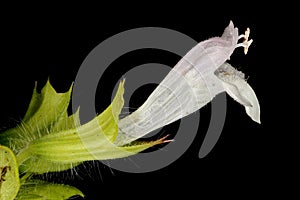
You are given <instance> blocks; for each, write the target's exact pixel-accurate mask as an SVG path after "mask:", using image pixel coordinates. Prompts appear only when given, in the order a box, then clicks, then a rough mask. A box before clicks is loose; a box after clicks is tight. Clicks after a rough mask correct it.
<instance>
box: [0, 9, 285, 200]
mask: <svg viewBox="0 0 300 200" xmlns="http://www.w3.org/2000/svg"><path fill="white" fill-rule="evenodd" d="M139 6H140V7H139V8H138V7H131V9H127V7H126V9H125V8H124V9H122V12H120V11H117V10H116V7H118V8H120V7H122V6H121V5H115V6H104V5H102V6H99V7H96V8H95V7H94V9H92V8H93V6H91V7H82V8H81V9H76V10H73V9H72V8H71V6H70V7H65V8H61V9H58V8H53V9H48V8H49V7H48V6H45V7H43V6H42V7H41V8H36V9H35V8H33V7H32V8H31V9H27V8H26V9H22V8H21V7H20V8H18V9H15V7H14V6H13V7H10V8H9V12H7V13H5V14H3V17H2V20H1V22H2V25H1V26H2V27H1V30H2V31H1V32H2V36H1V49H2V53H1V62H2V64H1V78H0V87H1V113H0V120H1V121H0V128H1V130H4V129H6V128H8V127H12V126H14V125H16V124H17V123H18V121H19V120H20V119H21V118H22V116H23V115H24V113H25V111H26V108H27V106H28V103H29V101H30V97H31V94H32V89H33V87H34V82H35V81H38V86H39V88H41V87H42V86H43V84H44V83H45V81H46V80H47V78H48V77H50V81H51V83H52V84H53V86H54V87H55V88H56V89H57V91H58V92H64V91H66V90H67V89H68V88H69V86H70V84H71V83H72V81H74V80H75V77H76V73H77V70H78V69H79V67H80V65H81V63H82V61H83V60H84V59H85V57H86V56H87V55H88V53H89V52H90V51H91V50H92V49H93V48H94V47H95V46H97V45H98V44H99V43H100V42H102V41H103V40H105V39H107V38H108V37H110V36H113V35H114V34H117V33H119V32H122V31H125V30H128V29H132V28H137V27H148V26H154V27H164V28H169V29H173V30H176V31H179V32H182V33H184V34H186V35H188V36H190V37H192V38H194V39H195V40H196V41H199V42H200V41H202V40H204V39H207V38H209V37H212V36H218V35H220V34H222V32H223V29H224V28H225V27H226V26H227V25H228V23H229V21H230V20H233V22H234V24H235V26H237V27H238V28H239V30H240V32H242V31H244V29H245V28H247V27H250V28H251V38H253V39H254V43H253V45H252V46H251V47H250V50H249V54H248V55H246V56H244V55H243V52H242V49H238V50H236V51H235V53H234V54H233V56H232V57H231V63H232V64H233V65H234V66H239V67H240V68H239V70H241V71H243V72H244V73H245V74H246V76H249V79H248V83H249V84H250V85H251V86H252V88H253V89H254V90H255V92H256V95H257V97H258V99H259V101H260V105H261V121H262V124H261V125H259V124H257V123H255V122H253V121H251V119H250V118H249V117H248V116H247V115H246V113H245V111H244V108H243V107H242V106H241V105H239V104H238V103H236V102H234V101H233V100H232V99H231V98H230V97H229V96H228V98H227V117H226V121H225V126H224V129H223V132H222V134H221V137H220V139H219V141H218V143H217V144H216V146H215V147H214V149H213V150H212V151H211V152H210V153H209V154H208V155H207V156H206V157H205V158H203V159H199V158H198V152H199V149H200V146H201V144H202V140H203V138H204V136H205V135H204V133H205V131H206V129H207V126H208V123H209V121H208V119H209V117H210V105H208V106H206V107H205V108H203V109H201V111H199V112H201V121H200V128H199V133H198V135H197V137H196V139H195V140H194V142H193V144H192V145H191V147H190V148H189V149H188V150H187V151H186V152H185V154H184V155H182V156H181V157H180V158H179V159H178V160H176V161H175V162H174V163H172V164H171V165H169V166H167V167H165V168H163V169H161V170H158V171H154V172H149V173H143V174H133V173H125V172H120V171H117V170H114V169H110V168H109V167H107V166H104V165H102V164H101V163H100V162H89V163H86V164H85V166H87V168H84V167H79V168H78V169H77V172H78V174H79V176H76V175H75V176H74V175H73V174H72V173H71V172H63V173H59V174H51V175H49V176H47V178H48V179H50V180H52V181H55V182H58V183H61V182H63V183H66V184H70V185H74V186H76V187H78V188H79V189H81V190H82V191H83V192H84V193H85V194H86V199H100V198H104V197H107V196H108V195H110V197H112V198H113V197H116V196H121V197H124V198H143V197H150V198H151V197H152V198H159V197H162V198H163V197H165V198H168V197H169V195H174V194H175V195H179V194H180V195H181V194H184V195H186V196H187V197H189V196H194V195H196V196H199V198H200V197H202V196H204V195H209V196H211V197H213V196H215V195H221V196H223V197H238V198H243V197H249V196H253V197H257V196H260V195H262V194H264V195H266V196H268V195H269V194H274V191H276V192H280V190H281V189H280V188H281V187H280V185H281V184H282V183H283V181H282V178H285V177H288V176H289V175H287V174H285V173H280V172H282V171H281V170H280V168H279V163H282V162H283V161H282V159H283V158H282V156H281V155H280V150H278V146H279V145H277V144H276V143H275V140H276V139H278V138H277V136H276V134H273V133H274V132H272V131H271V129H270V128H269V127H271V125H273V126H274V125H275V126H276V124H274V121H272V120H271V115H275V114H276V113H274V112H277V111H274V110H272V108H273V107H272V105H271V104H270V103H269V102H271V101H272V98H271V96H270V94H271V93H272V81H273V79H275V80H276V78H275V77H272V76H271V75H270V72H269V71H268V70H270V69H266V68H268V66H266V65H265V64H264V63H265V62H266V59H267V58H269V54H268V52H269V51H270V49H272V47H270V46H269V44H272V43H273V42H272V38H271V37H270V35H269V31H270V30H273V24H274V18H273V17H270V16H268V15H264V14H263V13H262V12H260V11H261V10H260V9H258V8H256V9H254V10H252V11H251V12H247V11H246V12H244V11H243V9H242V8H244V7H245V6H241V7H242V8H241V9H232V10H234V11H231V10H228V9H225V7H222V6H218V8H219V9H218V10H217V9H215V8H214V7H206V6H204V5H203V6H202V7H201V6H198V5H193V4H189V5H188V6H187V7H186V8H185V7H181V5H180V4H178V5H177V6H178V8H177V9H175V8H173V6H174V5H172V6H168V7H163V8H162V5H160V4H157V5H152V6H153V7H150V6H149V5H148V4H147V3H145V5H139ZM252 6H253V5H252ZM254 7H255V6H254ZM146 8H149V9H146ZM206 9H207V10H206ZM203 10H205V13H204V12H203ZM237 10H242V12H239V13H238V12H235V11H237ZM220 11H221V12H220ZM261 14H262V15H261ZM276 56H277V55H276V54H274V55H272V56H271V57H276ZM179 59H180V58H179V57H178V56H176V55H173V54H171V53H167V52H162V51H158V50H141V51H136V52H132V53H130V54H129V55H125V56H123V57H122V58H120V59H119V60H116V62H114V63H113V64H112V65H111V66H110V67H109V70H108V72H106V73H105V76H104V77H102V79H101V82H100V84H99V86H98V91H97V95H96V98H97V102H98V103H97V104H98V105H97V107H96V109H97V111H98V112H101V111H103V109H105V107H106V106H108V105H109V103H110V94H111V92H112V87H113V86H114V84H115V83H116V82H117V80H118V79H119V78H120V77H121V76H122V74H123V73H124V72H126V71H127V70H130V68H133V67H134V66H136V65H138V64H143V63H149V62H159V63H163V64H167V65H170V66H174V65H175V64H176V63H177V62H178V61H179ZM267 60H268V59H267ZM271 71H272V70H271ZM274 71H275V70H274ZM125 87H126V86H125ZM153 89H154V87H153V86H148V87H143V88H141V89H140V90H138V91H137V92H136V94H135V95H134V96H133V97H132V98H131V100H130V105H131V106H132V107H137V106H138V105H141V103H142V102H143V101H144V100H145V98H146V97H147V96H148V95H149V94H150V92H151V90H153ZM205 116H206V117H205ZM273 117H274V116H273ZM177 127H178V122H175V123H174V124H173V125H170V126H168V127H166V128H165V129H164V130H165V132H166V133H168V132H172V131H174V130H176V128H177ZM187 134H188V133H187ZM137 192H141V194H137Z"/></svg>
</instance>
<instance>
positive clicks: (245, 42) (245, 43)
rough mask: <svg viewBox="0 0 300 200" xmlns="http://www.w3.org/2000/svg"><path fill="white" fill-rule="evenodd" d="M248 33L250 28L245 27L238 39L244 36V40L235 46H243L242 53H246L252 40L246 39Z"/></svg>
mask: <svg viewBox="0 0 300 200" xmlns="http://www.w3.org/2000/svg"><path fill="white" fill-rule="evenodd" d="M249 35H250V28H247V29H246V31H245V34H242V35H240V36H239V38H238V39H241V38H244V41H243V42H242V43H238V44H237V47H244V54H245V55H246V54H247V53H248V49H249V47H250V45H251V44H252V42H253V40H252V39H251V40H248V39H249Z"/></svg>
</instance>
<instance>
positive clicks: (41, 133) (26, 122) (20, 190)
mask: <svg viewBox="0 0 300 200" xmlns="http://www.w3.org/2000/svg"><path fill="white" fill-rule="evenodd" d="M249 34H250V29H247V30H246V33H245V34H243V35H238V29H237V28H235V27H234V26H233V23H232V22H230V24H229V26H228V27H227V28H226V29H225V31H224V33H223V35H222V36H221V37H213V38H210V39H208V40H205V41H203V42H200V43H199V44H198V45H196V46H195V47H194V48H193V49H192V50H190V51H189V52H188V53H187V54H186V55H185V56H184V57H183V58H182V59H181V60H180V61H179V62H178V64H177V65H176V66H175V67H174V68H173V69H172V70H171V71H170V73H169V74H168V75H167V76H166V78H165V79H164V80H163V81H162V82H161V83H160V84H159V85H158V87H157V88H156V89H155V90H154V91H153V93H152V94H151V95H150V96H149V98H148V99H147V100H146V102H145V103H144V104H143V105H142V106H141V107H140V108H138V109H137V110H136V111H135V112H133V113H132V114H130V115H128V116H127V117H125V118H123V119H119V114H120V112H121V109H122V107H123V104H124V99H123V93H124V81H121V82H120V84H119V88H118V91H117V93H116V95H115V98H114V99H113V101H112V103H111V105H110V106H109V107H108V108H107V109H106V110H105V111H104V112H102V113H101V114H100V115H98V116H96V117H95V118H94V119H92V120H91V121H89V122H87V123H85V124H81V123H80V119H79V111H78V112H76V113H74V114H73V115H68V112H67V108H68V105H69V103H70V95H71V91H72V87H71V88H70V90H69V91H68V92H65V93H57V92H56V91H55V90H54V88H53V87H52V86H51V84H50V82H49V81H48V82H47V83H46V85H45V86H44V87H43V89H42V90H41V92H40V93H39V92H37V89H36V87H35V89H34V91H33V95H32V99H31V101H30V104H29V108H28V110H27V112H26V114H25V116H24V118H23V119H22V122H21V124H20V125H18V126H17V127H15V128H12V129H9V130H6V131H5V132H3V133H1V134H0V156H1V157H0V199H4V200H7V199H8V200H10V199H16V200H18V199H25V200H27V199H67V198H68V197H71V196H73V195H81V196H83V194H82V192H81V191H79V190H78V189H77V188H74V187H71V186H66V185H62V184H53V183H48V182H45V181H41V180H35V179H33V178H32V175H34V174H42V173H47V172H57V171H63V170H67V169H71V168H73V167H74V166H76V165H78V164H81V163H82V162H84V161H90V160H107V159H115V158H122V157H127V156H130V155H133V154H137V153H139V152H141V151H143V150H145V149H147V148H149V147H151V146H154V145H157V144H161V143H164V142H169V141H170V140H166V139H165V137H164V138H160V139H158V140H156V141H150V142H149V141H148V142H141V141H137V139H139V138H140V137H142V136H144V135H146V134H147V133H149V132H151V131H153V130H155V129H158V128H160V127H162V126H164V125H167V124H169V123H172V122H174V121H175V120H178V119H181V118H183V117H185V116H187V115H189V114H191V113H193V112H195V111H197V110H198V109H200V108H201V107H203V106H204V105H206V104H207V103H209V102H210V101H211V100H212V99H213V98H214V97H215V96H216V95H217V94H219V93H221V92H224V91H225V92H227V93H228V94H229V95H230V96H231V97H232V98H234V99H235V100H236V101H237V102H239V103H240V104H242V105H244V107H245V110H246V113H247V114H248V115H249V116H250V117H251V118H252V119H253V120H254V121H256V122H258V123H260V108H259V102H258V100H257V98H256V95H255V93H254V91H253V90H252V88H251V87H250V86H249V84H248V83H247V82H246V80H245V78H244V74H243V73H242V72H239V71H237V70H236V69H235V68H233V67H232V66H231V65H230V64H228V63H226V61H227V60H228V59H229V58H230V56H231V54H232V53H233V51H234V50H235V49H236V48H237V47H243V48H244V52H245V54H246V53H247V51H248V48H249V46H250V44H251V43H252V40H248V37H249ZM240 39H243V41H242V42H241V43H238V41H239V40H240Z"/></svg>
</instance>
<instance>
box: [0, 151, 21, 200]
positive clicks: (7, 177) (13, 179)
mask: <svg viewBox="0 0 300 200" xmlns="http://www.w3.org/2000/svg"><path fill="white" fill-rule="evenodd" d="M19 188H20V180H19V171H18V165H17V161H16V157H15V155H14V153H13V152H12V151H11V150H10V149H9V148H7V147H5V146H1V145H0V199H1V200H13V199H14V198H15V196H16V195H17V193H18V191H19Z"/></svg>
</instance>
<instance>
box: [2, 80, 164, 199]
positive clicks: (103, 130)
mask: <svg viewBox="0 0 300 200" xmlns="http://www.w3.org/2000/svg"><path fill="white" fill-rule="evenodd" d="M71 89H72V87H71V88H70V90H69V91H68V92H66V93H57V92H56V91H55V90H54V88H53V87H52V86H51V84H50V82H49V81H47V83H46V85H45V86H44V87H43V89H42V90H41V93H38V92H37V89H36V86H35V88H34V91H33V95H32V99H31V101H30V104H29V108H28V110H27V112H26V114H25V117H24V118H23V120H22V122H21V123H20V125H18V126H17V127H15V128H12V129H9V130H7V131H5V132H4V133H1V134H0V144H1V145H5V146H7V147H4V146H3V147H2V146H1V160H0V167H1V168H0V169H1V171H2V174H4V175H2V177H3V179H5V182H4V181H2V182H1V183H2V186H1V184H0V189H1V190H0V195H2V196H4V195H6V196H5V198H6V199H14V197H15V195H16V194H17V192H18V190H19V185H20V184H19V182H20V181H19V172H18V170H19V171H20V174H22V175H24V174H25V175H24V176H22V178H21V189H20V191H19V194H18V196H17V199H45V198H46V199H67V198H68V197H70V196H73V195H76V194H78V195H82V194H81V192H80V191H78V190H77V189H76V188H73V187H70V186H65V185H57V184H50V183H46V182H41V181H36V180H35V181H33V180H31V179H30V177H31V175H32V174H42V173H47V172H56V171H62V170H67V169H70V168H72V167H74V166H76V165H78V164H80V163H82V162H84V161H89V160H105V159H114V158H121V157H127V156H130V155H133V154H136V153H138V152H140V151H143V150H145V149H147V148H149V147H151V146H154V145H156V144H160V143H162V142H164V138H162V139H159V140H157V141H151V142H138V141H135V142H132V143H131V144H128V145H126V146H117V145H115V144H114V141H115V139H116V137H117V135H118V129H119V127H118V122H119V114H120V112H121V110H122V107H123V104H124V99H123V93H124V81H121V82H120V84H119V87H118V91H117V93H116V95H115V97H114V99H113V101H112V103H111V105H110V106H109V107H108V108H107V109H106V110H105V111H104V112H103V113H101V114H100V115H98V116H97V117H95V118H94V119H92V120H91V121H90V122H88V123H86V124H83V125H81V124H80V119H79V109H78V111H77V112H76V113H74V114H73V115H70V116H69V115H68V113H67V108H68V106H69V102H70V97H71ZM10 149H12V150H10ZM5 152H6V153H5ZM2 154H5V155H4V156H2ZM7 159H8V161H6V160H7ZM8 163H9V164H8ZM8 165H9V168H8V167H6V168H4V167H5V166H8ZM3 169H4V170H5V171H3ZM4 172H5V173H4ZM10 185H12V186H13V187H10ZM8 187H9V189H7V188H8ZM3 191H5V193H3ZM45 191H49V192H45ZM50 191H51V192H50ZM2 196H1V199H4V198H3V197H2Z"/></svg>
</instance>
